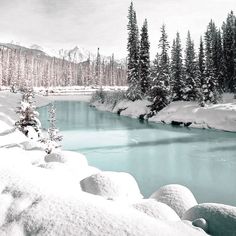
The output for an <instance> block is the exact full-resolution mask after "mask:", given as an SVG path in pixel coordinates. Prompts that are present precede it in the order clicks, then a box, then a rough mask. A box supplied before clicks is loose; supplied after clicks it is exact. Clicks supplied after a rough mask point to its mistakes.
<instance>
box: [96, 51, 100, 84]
mask: <svg viewBox="0 0 236 236" xmlns="http://www.w3.org/2000/svg"><path fill="white" fill-rule="evenodd" d="M95 85H101V56H100V53H99V48H98V50H97V57H96V65H95Z"/></svg>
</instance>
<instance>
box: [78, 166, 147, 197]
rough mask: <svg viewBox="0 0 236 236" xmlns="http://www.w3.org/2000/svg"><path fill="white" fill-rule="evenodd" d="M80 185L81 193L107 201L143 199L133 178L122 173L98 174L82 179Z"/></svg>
mask: <svg viewBox="0 0 236 236" xmlns="http://www.w3.org/2000/svg"><path fill="white" fill-rule="evenodd" d="M80 185H81V189H82V190H83V191H85V192H88V193H91V194H95V195H100V196H103V197H105V198H108V199H124V198H128V199H140V198H142V197H143V196H142V195H141V193H140V190H139V187H138V184H137V182H136V181H135V179H134V177H133V176H131V175H130V174H128V173H123V172H111V171H104V172H100V173H97V174H95V175H91V176H89V177H88V178H85V179H83V180H82V181H81V182H80Z"/></svg>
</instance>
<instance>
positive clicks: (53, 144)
mask: <svg viewBox="0 0 236 236" xmlns="http://www.w3.org/2000/svg"><path fill="white" fill-rule="evenodd" d="M49 123H50V126H49V128H48V138H47V139H43V142H44V143H45V144H46V148H45V151H46V153H48V154H49V153H51V152H52V151H53V150H54V149H55V148H59V147H60V144H59V143H60V142H61V141H62V138H63V136H62V135H60V134H59V130H58V129H57V127H56V108H55V106H54V104H53V103H51V104H50V106H49Z"/></svg>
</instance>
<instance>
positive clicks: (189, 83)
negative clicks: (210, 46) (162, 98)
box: [184, 31, 200, 101]
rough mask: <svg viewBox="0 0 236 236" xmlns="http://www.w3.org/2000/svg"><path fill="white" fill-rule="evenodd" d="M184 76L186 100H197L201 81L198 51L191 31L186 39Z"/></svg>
mask: <svg viewBox="0 0 236 236" xmlns="http://www.w3.org/2000/svg"><path fill="white" fill-rule="evenodd" d="M184 76H185V92H184V100H186V101H197V100H198V96H199V89H200V81H199V77H198V73H197V62H196V53H195V50H194V42H193V41H192V39H191V35H190V32H189V31H188V35H187V41H186V50H185V63H184Z"/></svg>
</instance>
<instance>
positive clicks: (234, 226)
mask: <svg viewBox="0 0 236 236" xmlns="http://www.w3.org/2000/svg"><path fill="white" fill-rule="evenodd" d="M182 218H183V219H184V220H190V221H193V225H195V223H196V219H199V218H203V219H205V220H206V222H207V228H208V231H207V232H208V233H209V234H210V235H214V236H222V235H224V236H233V235H236V207H233V206H228V205H223V204H217V203H202V204H199V205H196V206H194V207H192V208H191V209H189V210H188V211H187V212H185V213H184V215H183V217H182ZM194 222H195V223H194Z"/></svg>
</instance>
